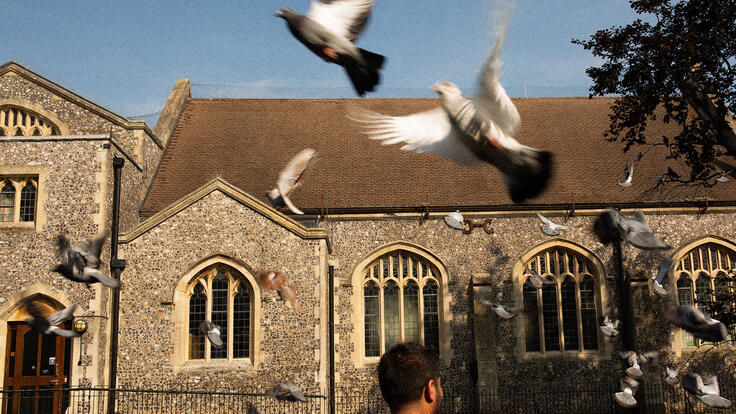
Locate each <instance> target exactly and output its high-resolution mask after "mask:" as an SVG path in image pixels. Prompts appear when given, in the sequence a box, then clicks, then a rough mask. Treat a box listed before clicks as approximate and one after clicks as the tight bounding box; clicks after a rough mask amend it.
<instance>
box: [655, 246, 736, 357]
mask: <svg viewBox="0 0 736 414" xmlns="http://www.w3.org/2000/svg"><path fill="white" fill-rule="evenodd" d="M674 259H675V263H676V264H675V266H674V268H673V270H672V271H671V272H670V274H668V275H667V276H666V278H665V281H664V282H663V285H664V284H667V285H669V286H670V287H671V288H674V289H675V290H676V292H677V295H676V297H677V303H678V304H679V305H694V306H696V307H698V306H702V305H700V304H699V303H698V302H699V301H701V300H714V299H715V295H717V294H719V293H724V292H733V289H734V279H733V272H734V269H736V245H734V244H733V243H731V242H729V241H727V240H724V239H721V238H719V237H715V236H707V237H704V238H701V239H699V240H696V241H694V242H691V243H689V244H687V245H686V246H684V247H683V248H681V249H680V250H679V251H678V253H676V254H675V256H674ZM670 276H672V278H671V279H670ZM667 279H669V280H667ZM673 285H674V286H673ZM700 344H701V342H700V340H698V339H696V338H693V336H692V335H691V334H689V333H687V332H685V331H683V330H678V332H677V333H676V334H675V343H674V346H675V348H682V347H695V346H698V345H700Z"/></svg>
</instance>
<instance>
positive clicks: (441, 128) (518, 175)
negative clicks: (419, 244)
mask: <svg viewBox="0 0 736 414" xmlns="http://www.w3.org/2000/svg"><path fill="white" fill-rule="evenodd" d="M511 9H512V8H511V7H508V8H507V10H506V12H507V13H506V14H505V15H504V17H503V19H502V20H503V21H502V22H501V24H499V25H498V26H497V27H496V30H497V40H496V44H495V46H494V48H493V51H492V52H491V55H490V57H489V58H488V61H487V63H486V67H485V70H484V71H483V73H482V74H481V76H480V80H479V83H480V87H479V88H478V92H477V93H476V96H475V97H474V98H473V99H472V100H471V99H467V98H465V97H463V95H462V92H461V91H460V89H459V88H458V87H457V86H456V85H454V84H452V83H450V82H439V83H437V84H435V85H434V86H433V87H432V89H433V90H434V91H435V92H437V93H438V94H439V95H440V99H441V103H442V105H441V106H440V107H438V108H435V109H431V110H429V111H425V112H419V113H415V114H412V115H408V116H388V115H382V114H378V113H375V112H370V111H367V110H365V111H362V112H358V111H353V113H352V114H350V117H351V118H352V119H354V120H356V121H357V122H359V123H360V124H361V125H362V126H363V132H364V133H366V134H367V135H368V136H369V137H370V138H372V139H376V140H381V141H382V143H383V144H384V145H390V144H398V143H402V144H403V146H402V147H401V149H402V150H405V151H416V152H420V153H424V152H430V153H433V154H435V155H439V156H441V157H445V158H449V159H451V160H453V161H454V162H456V163H458V164H460V165H467V166H472V165H477V164H478V163H480V162H486V163H489V164H491V165H493V166H494V167H496V168H497V169H498V170H499V171H500V172H501V176H502V178H503V181H504V184H505V185H506V188H507V190H508V192H509V194H510V196H511V200H512V201H513V202H514V203H520V202H523V201H524V200H527V199H529V198H532V197H536V196H537V195H539V194H540V193H541V192H542V191H543V190H544V189H545V187H546V186H547V182H548V181H549V177H550V175H551V172H552V154H551V153H550V152H548V151H542V150H538V149H535V148H531V147H528V146H525V145H522V144H520V143H519V142H518V141H517V140H516V139H514V138H513V135H514V134H515V133H516V131H517V129H518V127H519V124H520V117H519V112H518V111H517V109H516V107H515V106H514V104H513V102H512V101H511V99H509V97H508V95H507V94H506V91H505V90H504V88H503V86H501V83H500V82H499V80H498V78H499V72H500V70H501V60H500V58H499V55H500V52H501V46H502V45H503V41H504V38H505V32H506V28H507V26H508V21H509V20H510V11H511Z"/></svg>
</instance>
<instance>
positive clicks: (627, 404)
mask: <svg viewBox="0 0 736 414" xmlns="http://www.w3.org/2000/svg"><path fill="white" fill-rule="evenodd" d="M613 396H614V397H615V398H616V402H617V403H618V405H620V406H622V407H624V408H633V407H636V405H637V404H638V403H637V402H636V398H634V389H633V388H632V387H631V386H630V385H628V384H625V383H622V384H621V391H620V392H617V393H615V394H613Z"/></svg>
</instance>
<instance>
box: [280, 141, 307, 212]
mask: <svg viewBox="0 0 736 414" xmlns="http://www.w3.org/2000/svg"><path fill="white" fill-rule="evenodd" d="M316 153H317V151H315V150H313V149H311V148H306V149H303V150H301V151H299V153H298V154H296V155H295V156H294V158H292V159H291V160H290V161H289V163H288V164H286V167H284V169H283V170H281V173H280V174H279V180H278V182H277V183H276V186H277V187H278V189H279V192H280V193H281V197H283V198H284V201H286V197H287V196H288V195H289V194H290V193H291V191H292V190H293V188H294V186H295V185H296V183H297V182H298V181H299V179H300V178H301V176H302V174H304V170H306V169H307V167H308V166H309V163H310V162H311V161H312V158H313V157H314V155H315V154H316Z"/></svg>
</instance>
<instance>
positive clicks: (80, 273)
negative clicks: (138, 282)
mask: <svg viewBox="0 0 736 414" xmlns="http://www.w3.org/2000/svg"><path fill="white" fill-rule="evenodd" d="M104 244H105V236H100V237H97V238H95V239H90V240H85V241H84V242H82V243H80V244H78V245H76V246H74V247H71V243H70V242H69V239H67V238H66V237H65V236H63V235H59V236H58V237H56V247H57V251H58V254H59V257H61V264H58V265H56V267H54V269H53V270H54V272H57V273H60V274H61V275H62V276H64V277H65V278H67V279H69V280H73V281H75V282H83V283H87V284H91V283H97V282H100V283H102V284H103V285H105V286H107V287H110V288H113V289H117V288H119V287H120V281H119V280H117V279H114V278H111V277H107V276H105V275H103V274H102V273H101V272H100V270H99V269H100V254H101V253H102V246H103V245H104Z"/></svg>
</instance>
